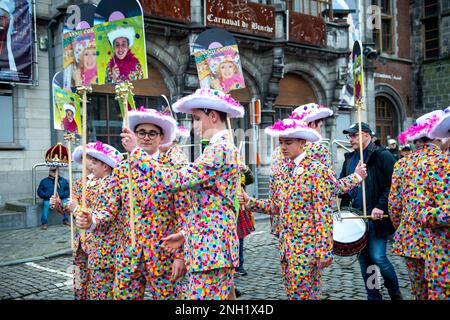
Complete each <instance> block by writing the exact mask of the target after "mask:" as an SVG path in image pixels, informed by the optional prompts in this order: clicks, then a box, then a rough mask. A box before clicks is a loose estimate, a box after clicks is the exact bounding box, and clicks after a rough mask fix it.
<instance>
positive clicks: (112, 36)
mask: <svg viewBox="0 0 450 320" xmlns="http://www.w3.org/2000/svg"><path fill="white" fill-rule="evenodd" d="M135 36H136V32H135V31H134V28H133V27H127V28H117V29H116V30H113V31H111V32H110V33H108V39H109V42H110V43H111V46H112V47H113V48H114V40H116V39H117V38H127V39H128V47H129V48H131V47H132V46H133V43H134V38H135Z"/></svg>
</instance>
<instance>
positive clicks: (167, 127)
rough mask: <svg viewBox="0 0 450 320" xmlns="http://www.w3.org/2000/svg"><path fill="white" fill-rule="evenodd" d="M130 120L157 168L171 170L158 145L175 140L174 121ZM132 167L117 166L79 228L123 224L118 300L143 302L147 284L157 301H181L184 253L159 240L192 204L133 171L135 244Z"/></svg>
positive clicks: (137, 116)
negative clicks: (172, 251)
mask: <svg viewBox="0 0 450 320" xmlns="http://www.w3.org/2000/svg"><path fill="white" fill-rule="evenodd" d="M128 118H129V128H130V130H131V131H132V132H135V134H136V136H137V139H138V140H137V143H138V144H139V146H140V147H142V148H143V149H144V150H145V151H146V152H147V153H148V154H149V155H151V157H152V158H153V159H155V162H157V164H158V166H168V167H170V166H171V165H172V163H170V162H168V163H161V162H160V161H159V158H160V153H159V146H160V145H161V143H168V142H170V141H173V139H174V137H175V128H176V123H175V119H173V118H172V117H170V116H167V115H164V114H162V113H160V112H158V111H156V110H153V109H145V108H140V109H138V110H135V111H130V112H129V116H128ZM128 165H129V162H128V160H125V161H122V162H121V163H120V164H119V165H118V166H117V167H116V168H114V170H113V173H112V176H111V181H110V183H109V185H108V186H107V187H106V188H104V189H103V190H102V192H101V193H100V195H99V201H98V203H97V205H96V207H95V210H94V215H90V214H87V215H86V216H84V217H83V218H82V219H80V220H81V221H77V224H80V225H81V227H83V228H91V229H93V230H98V231H100V232H101V231H102V230H106V229H107V228H108V227H109V225H110V224H111V223H114V221H116V220H119V221H121V223H122V225H123V229H122V230H121V232H120V233H119V239H118V242H119V243H118V248H117V253H116V262H115V263H116V275H115V279H114V288H113V291H114V292H113V293H114V299H139V300H142V299H143V298H144V292H145V289H146V285H149V290H150V294H151V295H152V298H153V299H155V300H167V299H177V298H179V297H180V296H179V294H180V292H179V291H178V279H179V278H180V277H181V276H182V275H183V273H184V261H183V253H182V252H181V250H179V251H178V252H177V253H176V254H170V253H168V252H166V251H165V250H164V249H163V248H162V247H161V246H160V240H161V239H162V238H163V237H165V236H167V235H169V234H171V233H173V232H176V231H177V230H178V229H179V227H180V225H181V224H182V221H183V218H184V216H185V210H187V208H189V206H190V205H189V200H188V198H187V194H186V193H181V194H169V193H168V192H167V191H166V190H165V189H164V188H163V187H162V186H161V185H158V184H155V183H151V184H150V183H148V181H147V180H145V179H144V177H143V175H142V174H141V173H140V171H138V170H135V169H133V168H132V170H131V174H132V179H133V187H132V190H133V191H134V196H135V203H134V213H135V216H134V226H135V236H136V243H135V245H134V246H133V243H132V237H131V233H132V230H131V228H132V227H131V225H132V224H131V223H132V222H131V220H130V216H129V208H130V207H129V206H130V199H129V198H128V181H129V179H128V169H129V168H128ZM92 220H94V221H92Z"/></svg>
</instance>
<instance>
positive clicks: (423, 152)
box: [389, 145, 437, 300]
mask: <svg viewBox="0 0 450 320" xmlns="http://www.w3.org/2000/svg"><path fill="white" fill-rule="evenodd" d="M436 151H437V150H435V148H434V147H433V145H426V146H425V147H424V148H421V149H419V150H416V151H415V152H414V153H413V154H411V155H409V156H408V157H405V158H402V159H400V160H399V161H397V162H396V163H395V165H394V172H393V174H392V184H391V191H390V193H389V213H390V217H391V219H392V223H393V225H394V227H395V228H396V232H395V235H394V241H393V243H392V253H393V254H396V255H400V256H403V257H405V262H406V266H407V268H408V272H409V277H410V280H411V292H412V294H413V296H414V297H415V299H416V300H427V298H428V294H427V292H428V284H427V281H426V280H425V274H424V266H425V262H424V258H425V251H426V248H427V246H428V235H427V232H426V230H424V229H423V228H422V227H421V225H420V217H419V216H418V215H417V212H418V209H417V198H416V197H415V190H416V184H415V179H416V174H417V167H418V165H419V164H420V162H421V161H423V159H426V158H427V157H429V156H433V155H435V153H436Z"/></svg>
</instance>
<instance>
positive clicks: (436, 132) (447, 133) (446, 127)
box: [430, 106, 450, 139]
mask: <svg viewBox="0 0 450 320" xmlns="http://www.w3.org/2000/svg"><path fill="white" fill-rule="evenodd" d="M430 137H431V138H436V139H447V138H450V106H449V107H447V109H445V110H444V114H443V117H442V119H441V120H440V121H439V122H438V123H436V125H435V126H434V128H433V129H431V131H430Z"/></svg>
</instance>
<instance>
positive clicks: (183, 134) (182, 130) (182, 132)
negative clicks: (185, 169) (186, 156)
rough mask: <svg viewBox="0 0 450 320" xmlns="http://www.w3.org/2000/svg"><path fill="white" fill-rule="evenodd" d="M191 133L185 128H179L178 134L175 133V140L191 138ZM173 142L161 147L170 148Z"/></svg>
mask: <svg viewBox="0 0 450 320" xmlns="http://www.w3.org/2000/svg"><path fill="white" fill-rule="evenodd" d="M190 135H191V133H190V132H189V131H188V130H187V129H186V128H185V127H183V126H177V129H176V132H175V139H174V140H173V141H175V140H177V139H179V138H189V137H190ZM173 141H171V142H168V143H164V144H161V147H168V146H169V145H170V144H171V143H172V142H173Z"/></svg>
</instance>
